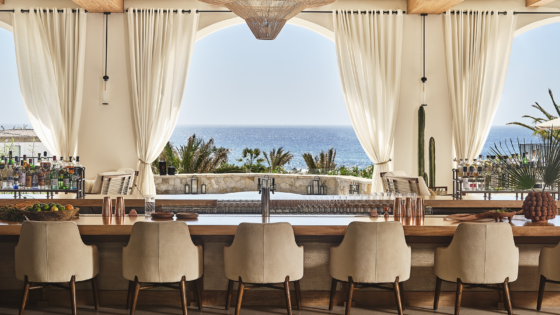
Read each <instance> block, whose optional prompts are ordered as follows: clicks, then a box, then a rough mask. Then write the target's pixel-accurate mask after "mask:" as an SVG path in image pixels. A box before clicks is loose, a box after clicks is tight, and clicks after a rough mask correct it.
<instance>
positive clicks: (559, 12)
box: [443, 11, 560, 15]
mask: <svg viewBox="0 0 560 315" xmlns="http://www.w3.org/2000/svg"><path fill="white" fill-rule="evenodd" d="M446 13H447V12H443V14H446ZM473 13H474V14H478V12H472V11H464V12H463V14H471V15H472V14H473ZM451 14H455V11H451ZM486 14H488V12H486ZM490 14H491V15H493V14H494V12H490ZM498 14H502V15H507V11H498ZM513 14H514V15H518V14H560V11H558V12H531V11H514V12H513Z"/></svg>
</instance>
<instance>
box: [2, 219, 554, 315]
mask: <svg viewBox="0 0 560 315" xmlns="http://www.w3.org/2000/svg"><path fill="white" fill-rule="evenodd" d="M143 220H144V217H143V216H138V217H136V218H134V217H126V218H124V220H122V221H120V222H118V221H117V220H113V221H112V222H108V221H107V220H105V221H104V220H103V219H102V218H101V217H100V216H89V215H82V216H81V217H80V218H79V219H75V220H74V222H75V223H76V224H77V225H78V228H79V230H80V233H81V235H82V239H83V240H84V242H85V243H86V244H93V245H96V246H97V247H98V249H99V258H100V274H99V275H98V286H99V289H100V290H101V291H100V302H101V305H102V306H103V305H117V306H118V305H121V306H124V305H125V303H126V290H127V288H128V283H127V281H126V280H125V279H124V278H123V277H122V264H121V260H122V248H123V246H126V244H127V242H128V239H129V235H130V232H131V230H132V226H133V224H134V223H135V222H139V221H143ZM386 220H387V221H392V220H393V218H392V217H389V218H385V217H379V218H370V217H364V216H334V215H328V216H327V215H324V216H272V217H271V219H270V222H289V223H291V224H292V226H293V228H294V232H295V234H296V242H297V243H298V244H299V245H301V246H303V247H304V252H305V254H304V277H303V279H302V280H301V288H302V290H303V292H302V293H303V304H304V305H327V304H328V298H329V289H330V283H331V278H330V275H329V253H330V248H331V247H332V246H336V245H338V244H339V243H340V242H341V241H342V237H343V235H344V233H345V231H346V228H347V226H348V224H349V223H350V222H353V221H371V222H380V221H386ZM184 222H185V224H187V225H188V226H189V230H190V233H191V235H192V238H193V240H194V241H195V243H198V244H202V245H203V247H204V280H203V281H204V285H203V286H204V297H203V303H204V304H208V305H223V304H224V302H225V293H226V290H227V279H226V278H225V276H224V262H223V259H224V258H223V248H224V246H229V245H230V244H231V243H232V241H233V237H234V235H235V231H236V229H237V226H238V225H239V224H240V223H242V222H262V218H261V217H260V216H251V215H201V216H200V217H199V219H198V220H188V221H184ZM402 222H403V225H404V231H405V235H406V240H407V243H408V244H409V245H410V246H411V248H412V271H411V277H410V279H409V280H408V281H406V282H405V283H404V290H405V298H404V301H405V303H406V304H407V305H410V306H428V305H431V304H432V303H433V295H434V288H435V276H434V274H433V263H434V251H435V249H436V247H438V246H447V245H448V244H449V243H450V241H451V239H452V237H453V234H454V232H455V229H456V227H457V224H458V223H457V222H454V221H446V220H444V218H443V217H442V216H427V217H425V218H424V219H423V220H412V219H408V220H402ZM511 224H512V228H513V234H514V238H515V241H516V244H517V246H518V247H519V252H520V266H519V278H518V279H517V281H515V282H513V283H511V289H512V299H513V305H514V307H516V306H517V307H530V308H532V307H534V306H535V305H536V301H537V291H538V285H539V276H540V275H539V273H538V257H539V253H540V250H541V248H542V247H543V246H552V245H556V244H557V243H558V242H560V217H557V218H556V219H555V220H551V221H549V222H547V223H544V224H542V223H532V222H530V221H529V220H526V219H525V218H523V217H522V216H516V217H514V219H513V221H512V223H511ZM20 228H21V224H18V223H13V222H0V303H1V304H14V305H15V304H17V303H19V300H20V296H21V290H22V288H23V282H21V281H19V280H17V279H16V278H15V269H14V268H15V266H14V248H15V246H16V245H17V241H18V238H19V236H18V235H19V231H20ZM78 289H79V290H81V291H80V292H79V294H78V303H80V304H90V303H91V302H92V301H91V299H92V297H91V292H90V291H89V289H90V288H89V283H81V284H80V286H79V287H78ZM372 290H373V291H376V290H375V289H372ZM443 291H444V292H442V297H441V302H440V305H454V299H455V286H454V285H451V284H448V283H444V286H443ZM33 294H35V295H32V296H31V297H30V298H31V303H35V302H39V303H50V304H62V305H64V304H66V303H68V299H67V294H68V293H67V292H65V291H59V290H56V289H51V290H48V291H46V292H34V293H33ZM189 294H190V295H189V298H190V299H191V300H190V301H192V300H193V299H192V297H193V295H192V292H189ZM234 294H235V293H234ZM354 296H355V297H354V300H355V302H356V305H357V306H358V307H359V306H360V305H364V306H366V305H384V306H388V307H393V304H394V301H393V299H394V297H393V293H391V292H384V291H376V292H371V291H368V290H363V291H357V292H356V293H355V294H354ZM336 299H337V301H338V302H339V303H343V301H344V299H345V287H344V286H342V287H341V286H339V291H338V292H337V295H336ZM243 301H244V305H251V304H253V305H262V304H268V305H283V303H284V297H283V295H282V293H281V292H276V291H271V290H266V289H264V290H252V291H248V292H247V293H246V294H245V296H244V298H243ZM498 303H500V297H499V296H498V294H497V293H496V292H491V291H486V290H484V289H469V290H465V293H464V294H463V305H465V306H466V305H470V306H477V307H497V305H498ZM139 304H140V305H141V304H151V305H177V306H178V305H180V300H179V294H178V293H177V292H176V291H167V290H145V291H142V292H141V298H140V302H139ZM544 305H556V306H558V305H560V286H559V285H556V284H547V291H546V293H545V298H544Z"/></svg>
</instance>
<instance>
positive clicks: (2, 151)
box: [0, 129, 51, 158]
mask: <svg viewBox="0 0 560 315" xmlns="http://www.w3.org/2000/svg"><path fill="white" fill-rule="evenodd" d="M9 151H12V155H13V156H20V157H22V156H23V155H26V156H27V157H28V158H29V157H31V156H37V154H38V153H41V156H43V153H44V152H45V151H47V149H46V148H45V146H44V145H43V144H42V143H41V140H39V137H37V135H36V134H35V131H33V129H5V130H0V155H4V156H7V155H8V153H9ZM49 156H51V153H49Z"/></svg>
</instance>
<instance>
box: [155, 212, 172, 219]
mask: <svg viewBox="0 0 560 315" xmlns="http://www.w3.org/2000/svg"><path fill="white" fill-rule="evenodd" d="M152 219H165V220H173V212H154V213H152Z"/></svg>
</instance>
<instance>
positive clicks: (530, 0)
mask: <svg viewBox="0 0 560 315" xmlns="http://www.w3.org/2000/svg"><path fill="white" fill-rule="evenodd" d="M552 1H554V0H525V6H526V7H540V6H543V5H545V4H549V3H551V2H552Z"/></svg>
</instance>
